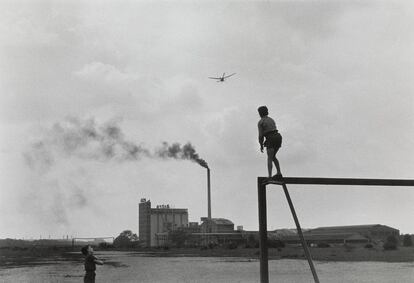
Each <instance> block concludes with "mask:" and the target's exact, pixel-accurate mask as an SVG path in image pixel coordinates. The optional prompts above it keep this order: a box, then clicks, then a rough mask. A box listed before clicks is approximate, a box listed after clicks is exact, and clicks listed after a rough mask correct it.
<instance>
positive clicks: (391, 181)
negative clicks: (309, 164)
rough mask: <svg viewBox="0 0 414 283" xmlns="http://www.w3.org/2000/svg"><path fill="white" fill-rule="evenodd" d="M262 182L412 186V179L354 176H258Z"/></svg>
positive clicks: (278, 183)
mask: <svg viewBox="0 0 414 283" xmlns="http://www.w3.org/2000/svg"><path fill="white" fill-rule="evenodd" d="M258 180H260V181H261V182H262V183H264V184H266V185H267V184H275V185H282V184H283V183H284V184H300V185H350V186H402V187H404V186H414V180H401V179H356V178H309V177H282V178H279V179H271V180H269V179H268V178H266V177H259V178H258Z"/></svg>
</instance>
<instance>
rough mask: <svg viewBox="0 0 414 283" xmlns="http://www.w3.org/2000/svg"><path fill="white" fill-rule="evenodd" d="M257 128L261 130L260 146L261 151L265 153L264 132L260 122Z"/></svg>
mask: <svg viewBox="0 0 414 283" xmlns="http://www.w3.org/2000/svg"><path fill="white" fill-rule="evenodd" d="M257 128H258V130H259V144H260V151H261V152H263V142H264V136H263V131H262V127H261V125H260V122H259V123H258V124H257Z"/></svg>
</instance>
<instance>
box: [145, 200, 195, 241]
mask: <svg viewBox="0 0 414 283" xmlns="http://www.w3.org/2000/svg"><path fill="white" fill-rule="evenodd" d="M138 211H139V217H138V219H139V223H138V226H139V239H140V241H141V242H142V243H143V245H144V246H146V247H153V246H159V245H162V244H163V243H164V242H165V241H166V239H167V236H168V232H169V231H174V230H176V229H178V228H181V227H187V226H188V210H187V209H184V208H170V206H169V205H158V206H157V207H156V208H151V202H150V201H149V200H148V201H147V200H146V199H145V198H143V199H141V202H140V203H139V210H138Z"/></svg>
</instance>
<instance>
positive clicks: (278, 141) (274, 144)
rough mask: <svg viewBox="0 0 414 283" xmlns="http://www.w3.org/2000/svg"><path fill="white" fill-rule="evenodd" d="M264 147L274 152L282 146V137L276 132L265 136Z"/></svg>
mask: <svg viewBox="0 0 414 283" xmlns="http://www.w3.org/2000/svg"><path fill="white" fill-rule="evenodd" d="M264 146H265V147H267V148H273V149H275V150H277V149H279V148H280V147H281V146H282V135H281V134H279V132H277V131H274V132H271V133H268V134H266V141H265V142H264Z"/></svg>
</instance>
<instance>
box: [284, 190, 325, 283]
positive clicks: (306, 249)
mask: <svg viewBox="0 0 414 283" xmlns="http://www.w3.org/2000/svg"><path fill="white" fill-rule="evenodd" d="M282 186H283V191H284V192H285V195H286V199H287V201H288V203H289V207H290V211H291V212H292V216H293V220H295V224H296V229H297V230H298V234H299V238H300V241H301V242H302V247H303V251H304V252H305V256H306V259H307V260H308V263H309V267H310V269H311V271H312V275H313V279H314V280H315V283H319V278H318V274H316V270H315V266H314V265H313V261H312V256H311V254H310V252H309V249H308V245H307V244H306V241H305V238H304V237H303V233H302V228H301V227H300V224H299V220H298V217H297V215H296V212H295V207H294V206H293V202H292V199H291V198H290V195H289V191H288V189H287V186H286V184H285V183H282Z"/></svg>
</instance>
